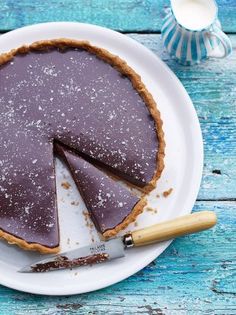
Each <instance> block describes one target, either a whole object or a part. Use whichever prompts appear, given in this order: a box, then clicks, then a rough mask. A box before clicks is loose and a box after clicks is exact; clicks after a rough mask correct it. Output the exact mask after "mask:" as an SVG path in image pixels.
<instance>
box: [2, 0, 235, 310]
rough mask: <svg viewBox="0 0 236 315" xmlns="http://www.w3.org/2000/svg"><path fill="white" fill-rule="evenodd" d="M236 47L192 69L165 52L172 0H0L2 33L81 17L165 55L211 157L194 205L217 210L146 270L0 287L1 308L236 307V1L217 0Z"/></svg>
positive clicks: (164, 57) (225, 29)
mask: <svg viewBox="0 0 236 315" xmlns="http://www.w3.org/2000/svg"><path fill="white" fill-rule="evenodd" d="M218 4H219V15H220V19H221V21H222V25H223V29H224V31H225V32H227V33H229V34H230V38H231V40H232V44H233V48H234V52H233V54H232V55H231V56H230V57H229V58H227V59H224V60H215V61H210V62H206V63H203V64H200V65H199V66H195V67H191V68H186V67H182V66H179V65H177V64H176V63H175V62H174V61H172V60H170V58H169V56H168V55H167V54H166V53H165V52H164V51H163V48H162V44H161V40H160V28H161V24H162V19H163V16H164V14H165V10H166V8H167V7H168V1H167V0H143V1H140V0H119V1H118V0H116V1H115V0H89V1H88V0H87V1H86V0H50V1H49V0H48V1H46V0H45V1H44V0H21V1H17V0H0V32H1V33H4V32H7V31H10V30H12V29H15V28H17V27H21V26H24V25H28V24H33V23H39V22H47V21H79V22H88V23H93V24H98V25H102V26H107V27H110V28H112V29H115V30H118V31H121V32H123V33H127V35H128V36H130V37H132V38H134V39H136V40H137V41H139V42H140V43H142V44H144V45H145V46H146V47H148V48H149V49H151V50H152V51H154V53H155V54H157V55H158V56H160V57H161V58H162V59H163V60H164V61H165V62H166V63H167V64H168V65H169V67H170V68H171V69H172V70H173V71H174V72H175V73H176V75H177V76H178V77H179V78H180V80H181V81H182V83H183V85H184V86H185V88H186V89H187V91H188V93H189V94H190V96H191V98H192V100H193V103H194V105H195V108H196V110H197V113H198V117H199V120H200V122H201V128H202V132H203V138H204V146H205V162H204V172H203V179H202V184H201V189H200V192H199V195H198V200H197V202H196V204H195V207H194V211H198V210H203V209H204V210H205V209H206V210H214V211H215V212H216V213H217V215H218V217H219V223H218V225H217V226H216V227H215V228H214V229H212V230H209V231H207V232H203V233H200V234H196V235H192V236H186V237H183V238H181V239H178V240H176V241H175V242H173V243H172V245H171V246H170V247H169V248H168V249H167V250H166V251H165V252H164V253H163V254H162V255H161V256H160V257H158V258H157V259H156V261H154V262H153V263H151V264H150V265H149V266H147V267H146V268H145V269H144V270H142V271H140V272H139V273H137V274H136V275H134V276H132V277H130V278H129V279H127V280H125V281H123V282H121V283H118V284H116V285H113V286H111V287H109V288H106V289H103V290H100V291H97V292H93V293H89V294H82V295H77V296H67V297H46V296H35V295H30V294H25V293H21V292H18V291H14V290H11V289H8V288H5V287H1V286H0V315H10V314H17V315H21V314H22V315H23V314H24V315H25V314H32V315H34V314H104V313H106V314H112V315H114V314H117V315H118V314H149V315H151V314H153V315H155V314H156V315H163V314H171V315H172V314H194V315H195V314H212V315H213V314H214V315H215V314H219V315H221V314H232V315H233V314H236V215H235V212H236V54H235V47H236V1H235V0H218Z"/></svg>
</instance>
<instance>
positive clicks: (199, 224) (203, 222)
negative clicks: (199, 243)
mask: <svg viewBox="0 0 236 315" xmlns="http://www.w3.org/2000/svg"><path fill="white" fill-rule="evenodd" d="M216 222H217V217H216V215H215V213H214V212H213V211H201V212H196V213H193V214H189V215H185V216H182V217H178V218H176V219H174V220H170V221H166V222H163V223H158V224H155V225H152V226H150V227H147V228H144V229H141V230H137V231H133V232H130V233H128V234H125V235H124V236H122V237H117V238H113V239H111V240H109V241H104V242H98V243H94V244H91V245H88V246H84V247H80V248H77V249H74V250H71V251H68V252H65V253H62V254H59V255H55V256H50V257H48V258H46V259H43V260H40V261H37V262H34V263H32V264H30V265H28V266H25V267H24V268H22V269H20V270H19V271H18V272H24V273H29V272H45V271H53V270H58V269H67V268H69V269H71V268H73V267H78V266H86V265H92V264H96V263H101V262H105V261H108V260H111V259H115V258H121V257H124V256H125V249H128V248H131V247H139V246H144V245H149V244H154V243H158V242H162V241H166V240H170V239H172V238H175V237H178V236H182V235H186V234H191V233H196V232H200V231H203V230H206V229H209V228H211V227H213V226H214V225H215V224H216Z"/></svg>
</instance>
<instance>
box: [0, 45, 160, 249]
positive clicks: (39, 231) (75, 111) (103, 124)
mask: <svg viewBox="0 0 236 315" xmlns="http://www.w3.org/2000/svg"><path fill="white" fill-rule="evenodd" d="M0 107H1V111H0V128H1V133H0V142H1V144H2V150H0V167H1V173H0V179H1V181H0V195H1V205H0V218H1V224H2V225H3V226H5V227H6V226H8V225H9V226H8V227H7V230H8V231H9V232H10V233H12V234H14V235H18V236H19V237H22V238H25V239H27V240H28V241H29V242H39V243H41V244H45V245H47V246H56V245H57V242H58V238H57V236H58V230H57V229H58V226H57V213H56V204H55V183H54V166H53V141H54V140H59V141H61V142H63V143H64V144H67V145H69V146H71V147H73V148H75V149H76V150H78V151H80V152H83V153H85V154H86V155H89V156H90V157H93V158H94V159H96V160H99V161H101V162H102V163H103V164H106V165H108V166H109V167H111V168H112V169H113V170H115V172H117V173H118V174H119V175H120V176H123V177H125V178H127V179H129V180H131V181H132V182H134V183H136V184H138V185H140V186H142V185H144V184H145V183H147V182H148V181H149V180H150V179H151V178H152V176H153V173H154V170H155V167H156V152H157V146H158V144H157V139H156V132H155V125H154V121H153V119H152V117H151V116H150V114H149V112H148V110H147V107H146V105H145V104H144V102H143V100H142V98H141V97H140V96H139V95H138V93H137V92H136V91H135V90H134V89H133V87H132V84H131V82H130V80H129V79H128V78H125V77H124V76H122V75H120V73H119V72H118V71H117V70H115V69H114V68H113V67H112V66H110V65H108V64H106V63H105V62H103V61H101V60H100V59H98V58H97V57H96V56H94V55H92V54H90V53H88V52H86V51H81V50H76V49H73V50H72V49H71V50H68V51H66V52H64V53H61V52H59V51H57V50H54V51H51V52H48V53H42V52H38V53H31V54H28V55H21V56H16V57H15V59H14V60H13V61H11V62H10V63H8V64H7V65H6V66H2V67H1V68H0ZM103 184H104V183H103V182H101V190H102V192H101V194H100V197H99V195H98V196H97V200H96V204H98V205H101V206H102V204H104V202H106V200H108V199H110V198H113V192H111V191H106V190H103V189H102V188H103V187H104V186H105V184H104V186H103ZM99 198H100V199H99ZM120 202H123V203H124V205H125V198H123V201H120ZM118 205H119V204H117V206H118ZM28 207H29V208H28ZM97 207H98V206H97ZM120 208H122V207H120ZM48 222H50V224H49V223H48ZM49 236H50V237H49Z"/></svg>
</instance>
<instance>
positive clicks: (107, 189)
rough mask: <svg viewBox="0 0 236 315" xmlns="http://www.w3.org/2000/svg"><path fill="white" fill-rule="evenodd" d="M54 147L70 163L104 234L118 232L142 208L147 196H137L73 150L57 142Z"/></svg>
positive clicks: (105, 235) (93, 217)
mask: <svg viewBox="0 0 236 315" xmlns="http://www.w3.org/2000/svg"><path fill="white" fill-rule="evenodd" d="M54 148H55V152H56V153H57V154H58V156H59V157H60V158H61V159H62V160H63V161H64V162H65V164H66V165H67V166H68V168H69V170H70V172H71V174H72V176H73V178H74V181H75V183H76V185H77V187H78V189H79V192H80V194H81V196H82V198H83V200H84V202H85V205H86V207H87V209H88V211H89V214H90V217H91V219H92V221H93V223H94V225H95V226H96V228H97V230H98V232H100V233H101V234H102V235H103V236H104V237H105V238H108V237H111V236H114V235H116V234H117V233H118V232H119V231H120V230H122V229H124V228H125V227H126V226H128V225H129V224H130V223H131V222H133V221H134V220H135V219H136V217H137V215H138V214H140V213H141V212H142V211H143V208H144V206H145V204H146V201H145V199H144V198H141V199H140V198H138V197H137V196H135V195H134V194H132V193H131V191H130V190H129V189H127V188H125V187H124V186H123V185H121V184H120V183H119V182H117V181H116V180H115V179H113V178H111V177H109V176H108V175H107V174H105V173H104V172H103V171H101V170H100V169H98V168H97V167H95V166H94V165H92V164H91V163H89V162H88V161H86V160H85V159H83V158H82V157H81V156H79V155H77V154H75V153H74V152H72V151H70V150H67V149H66V148H65V147H63V146H61V145H58V144H56V145H55V147H54Z"/></svg>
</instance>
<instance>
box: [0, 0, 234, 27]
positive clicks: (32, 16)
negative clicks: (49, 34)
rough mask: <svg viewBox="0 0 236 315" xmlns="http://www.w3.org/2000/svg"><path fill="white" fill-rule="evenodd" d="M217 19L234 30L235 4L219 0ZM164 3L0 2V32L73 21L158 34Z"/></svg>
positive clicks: (121, 0)
mask: <svg viewBox="0 0 236 315" xmlns="http://www.w3.org/2000/svg"><path fill="white" fill-rule="evenodd" d="M218 4H219V16H220V19H221V21H222V25H223V28H224V30H225V31H226V32H234V31H235V29H236V19H235V16H234V13H235V11H236V1H235V0H221V1H218ZM168 6H169V1H168V0H119V1H116V0H50V1H47V0H21V1H17V0H0V7H1V9H0V29H1V30H3V31H7V30H12V29H15V28H18V27H21V26H24V25H28V24H35V23H42V22H48V21H75V22H86V23H92V24H97V25H101V26H106V27H109V28H112V29H115V30H119V31H122V32H146V33H150V32H159V31H160V29H161V25H162V19H163V17H164V16H165V11H166V8H167V7H168Z"/></svg>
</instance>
